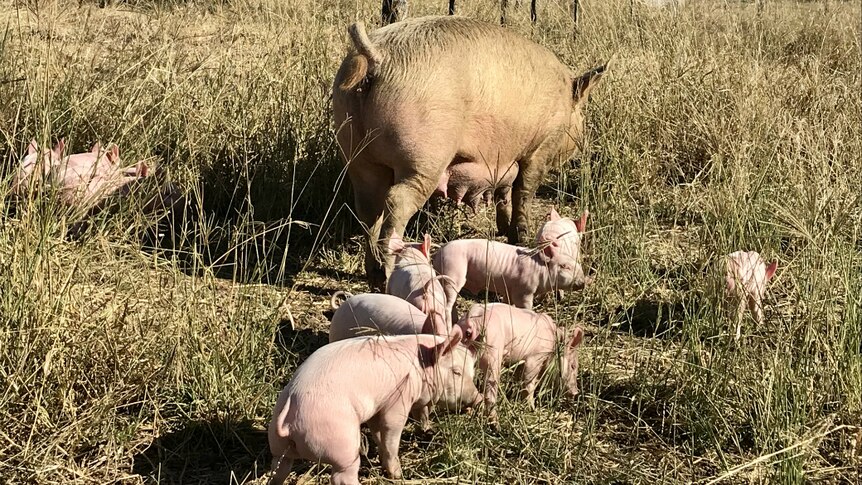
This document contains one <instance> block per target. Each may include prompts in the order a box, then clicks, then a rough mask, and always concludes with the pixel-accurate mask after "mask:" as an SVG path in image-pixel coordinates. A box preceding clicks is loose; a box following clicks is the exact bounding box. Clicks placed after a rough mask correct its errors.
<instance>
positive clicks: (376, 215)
mask: <svg viewBox="0 0 862 485" xmlns="http://www.w3.org/2000/svg"><path fill="white" fill-rule="evenodd" d="M347 173H348V176H349V177H350V183H351V185H352V186H353V195H354V208H355V210H356V215H357V217H359V221H360V222H361V223H362V224H363V226H365V227H364V229H365V231H366V234H367V235H366V238H365V241H366V244H365V275H366V277H367V278H368V284H369V286H370V287H371V288H372V290H377V291H383V289H385V287H386V272H385V269H384V265H383V261H384V259H383V258H382V257H381V256H382V253H381V252H380V250H379V248H381V247H383V248H385V247H388V246H386V245H383V246H381V245H380V244H379V241H378V239H379V236H380V231H379V228H380V218H381V217H383V207H384V203H385V201H386V192H387V190H388V189H389V184H390V180H391V179H392V170H390V169H388V168H386V167H383V166H381V165H376V164H373V163H361V161H359V160H356V161H353V162H351V163H349V164H348V165H347ZM384 234H385V233H384Z"/></svg>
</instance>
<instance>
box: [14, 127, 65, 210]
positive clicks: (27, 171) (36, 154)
mask: <svg viewBox="0 0 862 485" xmlns="http://www.w3.org/2000/svg"><path fill="white" fill-rule="evenodd" d="M65 146H66V142H65V140H60V141H59V142H58V143H57V144H56V145H55V146H54V148H53V149H51V150H48V149H42V150H40V149H39V146H38V144H37V143H36V140H32V141H30V144H29V145H28V146H27V155H25V156H24V158H23V159H22V160H21V166H20V167H18V170H16V171H15V175H13V176H12V194H13V195H15V196H18V197H23V196H24V195H25V193H26V192H27V189H28V187H29V186H30V183H31V182H30V180H31V179H32V178H33V174H34V173H36V171H37V170H39V168H40V167H39V165H40V164H41V175H42V176H41V177H40V178H39V179H34V182H35V183H37V184H38V183H39V182H41V181H42V179H43V178H45V177H47V176H48V175H50V173H51V169H52V167H53V166H54V165H55V164H56V163H59V161H60V159H61V157H62V156H63V150H64V148H65Z"/></svg>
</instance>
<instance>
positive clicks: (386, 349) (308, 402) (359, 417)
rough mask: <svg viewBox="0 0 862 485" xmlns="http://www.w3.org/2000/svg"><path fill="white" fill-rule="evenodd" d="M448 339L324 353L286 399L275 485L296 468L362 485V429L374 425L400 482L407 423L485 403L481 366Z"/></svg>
mask: <svg viewBox="0 0 862 485" xmlns="http://www.w3.org/2000/svg"><path fill="white" fill-rule="evenodd" d="M461 337H462V335H461V329H460V328H453V329H452V333H451V334H450V335H448V336H445V337H444V336H434V335H403V336H396V337H356V338H351V339H346V340H342V341H339V342H335V343H331V344H328V345H325V346H323V347H322V348H320V349H318V350H317V351H316V352H314V353H313V354H311V356H310V357H309V358H308V359H307V360H306V361H305V362H303V363H302V365H300V366H299V368H298V369H297V370H296V372H295V373H294V375H293V378H292V379H291V380H290V382H289V383H288V384H287V386H286V387H285V388H284V390H282V391H281V393H280V394H279V396H278V402H277V403H276V405H275V409H274V410H273V417H272V421H271V423H270V425H269V447H270V451H271V452H272V456H273V460H272V468H273V471H274V472H275V474H274V477H273V481H272V483H275V484H281V483H283V482H284V479H285V478H286V477H287V475H288V473H290V469H291V466H292V464H293V460H295V459H297V458H302V459H305V460H309V461H312V462H315V463H326V464H329V465H331V466H332V475H331V477H330V483H332V484H339V485H359V452H360V445H361V438H362V436H361V433H360V430H359V427H360V425H361V424H362V423H367V424H368V427H369V428H370V430H371V437H372V438H373V439H374V441H375V442H376V443H377V446H378V449H379V452H380V463H381V464H382V465H383V468H384V469H385V470H386V472H387V473H388V474H389V476H391V477H392V478H394V479H399V478H401V462H400V460H399V458H398V447H399V444H400V442H401V432H402V430H403V429H404V425H405V424H406V422H407V415H408V414H412V412H414V410H419V409H422V408H426V407H428V406H430V405H432V404H433V403H435V402H438V403H444V404H446V405H447V406H448V407H458V406H460V405H462V404H466V405H471V404H476V403H478V402H479V401H481V395H480V394H479V391H478V390H477V389H476V386H475V385H474V384H473V375H474V374H473V365H474V360H473V357H472V356H471V354H470V352H468V351H467V349H466V348H465V347H464V346H462V345H459V342H460V340H461Z"/></svg>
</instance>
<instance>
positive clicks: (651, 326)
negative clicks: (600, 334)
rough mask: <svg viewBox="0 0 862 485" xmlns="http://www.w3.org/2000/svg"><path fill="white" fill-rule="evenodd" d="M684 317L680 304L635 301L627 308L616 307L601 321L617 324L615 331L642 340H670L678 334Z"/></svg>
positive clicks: (643, 300)
mask: <svg viewBox="0 0 862 485" xmlns="http://www.w3.org/2000/svg"><path fill="white" fill-rule="evenodd" d="M684 316H685V305H684V304H683V303H681V302H658V301H653V300H649V299H642V300H637V301H636V302H634V304H632V305H631V306H629V307H622V306H620V307H617V308H616V309H615V310H614V311H611V312H608V313H607V314H606V316H605V317H604V318H603V319H602V323H603V324H604V325H611V324H613V323H614V322H615V321H616V322H618V324H617V327H616V328H617V330H619V331H620V332H625V333H631V334H632V335H635V336H638V337H644V338H672V337H674V336H675V335H677V334H678V331H679V329H680V327H681V325H682V322H683V317H684Z"/></svg>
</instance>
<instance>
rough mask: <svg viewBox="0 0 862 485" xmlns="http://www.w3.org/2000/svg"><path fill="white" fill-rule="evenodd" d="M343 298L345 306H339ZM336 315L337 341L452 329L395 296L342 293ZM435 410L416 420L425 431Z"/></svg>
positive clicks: (332, 337) (333, 336)
mask: <svg viewBox="0 0 862 485" xmlns="http://www.w3.org/2000/svg"><path fill="white" fill-rule="evenodd" d="M339 298H346V300H345V301H344V303H341V304H340V305H337V304H336V301H337V300H338V299H339ZM330 305H331V306H332V308H333V310H335V314H333V315H332V321H331V322H330V324H329V341H330V342H336V341H339V340H344V339H348V338H352V337H358V336H363V335H374V334H382V335H416V334H436V335H448V334H449V331H450V329H449V327H447V326H445V325H439V322H440V320H439V319H437V320H435V319H433V318H431V317H430V316H428V315H426V314H425V313H424V312H422V311H421V310H419V309H418V308H416V307H415V306H414V305H412V304H410V303H409V302H407V301H405V300H403V299H401V298H398V297H397V296H393V295H385V294H380V293H364V294H361V295H356V296H353V295H351V294H350V293H347V292H343V291H339V292H336V294H335V295H333V296H332V300H331V302H330ZM430 414H431V409H430V408H427V407H426V408H422V409H421V410H418V411H416V412H415V413H414V415H413V417H414V418H415V419H416V420H418V421H419V422H420V423H421V424H422V429H424V430H426V431H427V430H429V429H431V420H430Z"/></svg>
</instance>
